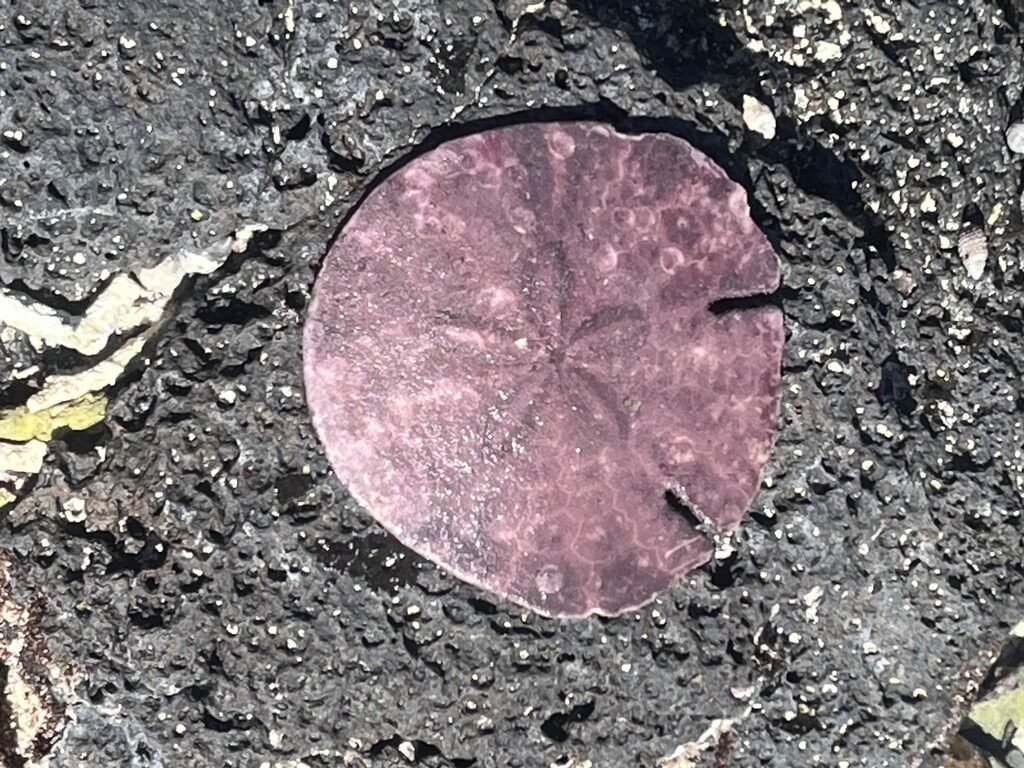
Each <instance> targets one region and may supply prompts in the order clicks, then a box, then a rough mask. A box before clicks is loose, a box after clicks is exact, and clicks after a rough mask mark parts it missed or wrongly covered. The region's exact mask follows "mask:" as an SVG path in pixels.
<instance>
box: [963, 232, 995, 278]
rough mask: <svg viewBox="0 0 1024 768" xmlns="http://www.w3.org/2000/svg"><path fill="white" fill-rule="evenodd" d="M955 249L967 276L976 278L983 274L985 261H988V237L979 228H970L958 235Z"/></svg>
mask: <svg viewBox="0 0 1024 768" xmlns="http://www.w3.org/2000/svg"><path fill="white" fill-rule="evenodd" d="M956 247H957V251H958V252H959V253H960V258H961V260H962V261H963V263H964V268H965V269H966V270H967V276H968V277H969V278H971V279H972V280H978V279H980V278H981V276H982V275H983V274H985V262H987V261H988V239H987V238H986V237H985V233H984V232H983V231H982V230H980V229H972V230H969V231H967V232H964V233H963V234H962V235H960V239H959V240H957V244H956Z"/></svg>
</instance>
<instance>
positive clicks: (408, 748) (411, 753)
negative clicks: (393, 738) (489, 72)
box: [398, 741, 416, 763]
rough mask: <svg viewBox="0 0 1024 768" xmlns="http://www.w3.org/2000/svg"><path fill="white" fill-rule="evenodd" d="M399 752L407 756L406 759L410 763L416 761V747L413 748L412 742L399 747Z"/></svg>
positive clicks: (406, 742)
mask: <svg viewBox="0 0 1024 768" xmlns="http://www.w3.org/2000/svg"><path fill="white" fill-rule="evenodd" d="M398 751H399V752H401V753H402V755H404V756H405V759H406V760H408V761H409V762H410V763H411V762H414V761H415V760H416V747H415V746H413V743H412V742H411V741H403V742H402V743H401V744H399V745H398Z"/></svg>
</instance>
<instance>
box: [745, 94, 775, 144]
mask: <svg viewBox="0 0 1024 768" xmlns="http://www.w3.org/2000/svg"><path fill="white" fill-rule="evenodd" d="M743 123H744V124H745V125H746V126H747V128H749V129H750V130H752V131H753V132H754V133H759V134H761V135H762V136H764V137H765V138H766V139H768V140H769V141H770V140H771V139H774V138H775V127H776V126H775V114H774V113H773V112H772V111H771V109H770V108H769V107H768V106H767V105H766V104H764V103H763V102H761V101H758V100H757V99H756V98H754V97H753V96H747V95H744V97H743Z"/></svg>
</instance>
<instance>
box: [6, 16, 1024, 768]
mask: <svg viewBox="0 0 1024 768" xmlns="http://www.w3.org/2000/svg"><path fill="white" fill-rule="evenodd" d="M540 6H541V4H540V3H535V2H528V0H514V1H506V0H499V1H498V2H491V0H402V2H401V3H397V2H395V0H356V1H355V2H351V3H327V2H325V1H324V0H269V1H268V2H261V3H253V2H245V3H242V2H233V1H228V2H224V3H218V4H208V5H203V4H196V3H187V2H183V1H182V0H166V1H165V2H160V3H155V2H146V1H145V0H123V1H122V2H117V3H95V2H91V3H82V2H77V0H19V2H17V3H16V4H14V5H12V4H10V3H8V4H7V5H6V6H5V7H4V8H0V91H2V94H0V253H2V259H0V260H2V265H0V282H2V283H4V285H5V286H6V287H7V289H9V290H10V291H13V292H14V293H16V294H18V298H19V300H23V301H25V302H27V303H29V304H37V303H44V304H48V305H53V306H54V307H55V308H56V309H55V311H57V312H58V313H59V314H60V316H62V317H64V318H65V319H66V321H67V322H68V323H70V324H74V325H78V323H80V322H81V320H82V318H83V317H89V316H91V311H92V308H93V307H94V306H95V302H96V300H97V297H98V295H99V294H100V293H101V292H102V291H103V290H104V289H105V288H109V286H110V285H112V284H113V283H112V281H113V280H115V279H116V276H118V275H126V276H127V275H130V274H136V275H137V274H139V273H141V272H142V270H145V269H148V268H151V267H153V266H155V265H158V264H166V263H168V262H167V261H166V260H167V259H169V258H171V257H176V254H180V253H181V252H183V251H188V252H193V251H194V252H197V253H207V254H211V249H215V248H217V247H218V244H220V243H222V242H223V241H224V240H225V238H228V237H229V236H231V233H232V232H234V231H238V230H240V229H243V228H244V227H247V226H256V225H258V224H264V225H266V226H267V227H268V230H267V231H266V232H262V233H260V234H258V235H256V236H254V237H253V239H252V241H251V243H250V246H249V247H248V248H247V249H246V250H245V252H244V253H239V254H234V255H232V256H231V257H230V258H229V259H228V260H227V261H226V262H225V263H224V265H223V266H222V267H220V268H218V269H217V270H216V271H215V272H213V273H211V274H209V275H197V276H195V277H194V278H190V279H189V282H188V283H185V284H183V285H182V286H181V288H180V289H178V290H177V291H175V295H174V297H173V299H172V301H171V303H170V304H169V305H168V307H167V311H166V319H165V322H164V323H163V325H162V326H161V328H160V329H159V332H158V334H157V335H156V336H155V337H154V338H153V341H152V342H151V344H149V345H147V347H148V349H147V352H146V357H145V359H140V360H139V361H138V362H137V363H136V364H135V365H134V366H133V367H132V368H131V369H130V370H129V371H128V372H127V375H126V376H124V377H122V379H121V380H120V381H119V382H118V383H117V384H115V385H114V386H112V387H110V388H109V389H107V390H105V392H104V396H105V397H108V398H109V400H110V405H109V407H108V409H107V410H106V413H105V415H104V419H103V421H102V422H101V423H100V424H97V425H95V426H94V427H92V428H90V429H89V430H87V431H85V432H67V431H65V430H61V431H58V432H55V433H54V435H53V436H52V438H51V439H50V441H49V444H48V454H47V456H46V458H45V462H44V464H43V467H42V469H41V471H40V473H39V474H38V477H37V478H36V479H35V480H33V485H32V486H31V487H29V486H26V488H25V493H24V496H23V498H21V499H20V500H19V501H18V502H17V503H16V504H15V505H14V506H13V507H12V508H11V509H10V510H9V511H7V512H6V513H5V515H6V517H5V519H4V520H3V523H2V525H0V547H2V548H3V549H4V550H6V551H7V552H9V553H10V561H11V563H12V565H16V566H17V570H16V572H15V575H13V576H12V579H11V588H12V590H13V591H14V595H13V597H14V598H15V599H16V600H17V602H18V604H19V605H29V604H33V605H35V604H38V605H39V607H40V608H39V611H38V619H39V623H38V626H39V631H40V633H41V634H42V635H43V636H45V638H46V643H47V645H48V646H49V648H50V652H51V653H52V657H53V658H54V659H71V660H74V662H75V663H76V665H77V666H78V668H79V669H80V670H81V673H82V675H81V678H80V683H79V684H78V685H77V686H76V691H75V698H74V699H73V700H72V711H71V713H70V714H71V717H70V718H69V720H68V725H67V727H66V728H65V729H64V730H63V733H62V734H60V735H58V736H57V738H56V741H55V743H54V746H53V749H52V759H51V762H50V764H51V765H52V766H54V768H126V766H133V767H135V768H179V767H180V766H185V767H187V768H252V766H262V765H267V766H269V767H270V768H286V767H292V766H310V768H336V766H340V765H344V766H346V768H347V767H348V766H354V767H355V768H370V767H371V766H372V767H373V768H378V767H382V768H398V767H399V766H412V765H415V766H417V768H419V766H425V767H426V768H468V767H469V766H473V768H550V767H551V766H552V765H555V766H562V767H563V768H565V767H566V766H569V765H572V766H574V768H580V767H581V766H585V765H588V764H589V765H591V766H593V768H607V767H609V766H610V767H611V768H620V767H622V766H629V767H630V768H632V767H633V766H644V767H645V768H647V767H649V766H655V765H658V762H659V758H661V757H662V756H665V755H672V754H680V753H682V754H685V753H686V752H691V751H693V750H692V749H691V748H690V745H693V744H695V743H698V744H701V745H706V744H708V741H707V740H706V739H703V735H704V734H706V733H709V732H710V733H715V732H716V730H718V731H720V730H721V726H722V724H723V723H724V722H729V721H731V722H732V726H731V728H730V729H729V731H728V733H727V734H726V735H725V736H723V737H722V738H721V739H720V740H719V742H718V744H717V745H716V746H715V747H713V748H712V747H709V748H708V749H707V750H706V751H704V752H703V754H702V755H701V758H700V759H699V760H698V761H697V762H698V765H701V764H702V763H703V764H706V765H714V764H715V763H718V764H719V765H723V766H728V767H729V768H774V767H775V766H829V768H832V767H833V766H836V767H838V766H842V765H844V764H845V765H848V766H850V767H851V768H937V767H938V766H940V765H943V763H944V762H945V760H946V757H945V755H944V752H945V750H946V745H947V744H948V743H949V736H950V735H951V734H952V733H955V732H956V729H957V728H958V726H959V724H960V723H961V721H962V718H963V715H964V714H965V713H966V712H967V711H968V710H969V708H970V700H971V698H972V696H973V692H972V685H974V682H972V681H977V680H980V679H983V678H984V676H985V672H986V671H987V669H988V666H989V665H990V663H991V655H990V654H989V653H988V651H989V650H990V649H994V648H996V647H998V645H997V644H1000V643H1003V642H1004V641H1005V638H1006V636H1007V633H1008V632H1009V631H1010V628H1011V627H1012V626H1013V624H1015V623H1016V621H1017V620H1018V618H1019V617H1020V616H1021V614H1022V612H1024V572H1022V570H1021V568H1020V552H1021V551H1022V547H1024V542H1022V530H1024V529H1022V526H1021V514H1020V512H1021V509H1022V506H1024V496H1022V491H1024V458H1022V456H1021V454H1020V446H1021V445H1024V434H1022V420H1021V414H1020V410H1021V405H1020V378H1021V375H1022V371H1024V364H1022V362H1021V361H1022V360H1024V335H1022V333H1021V331H1022V326H1021V320H1020V318H1021V317H1022V311H1024V270H1022V268H1021V267H1022V264H1024V239H1022V238H1021V237H1020V232H1021V229H1020V228H1021V218H1020V205H1019V204H1020V197H1021V179H1022V178H1024V156H1021V155H1015V154H1012V153H1011V152H1010V150H1009V148H1008V147H1007V146H1006V143H1005V141H1004V132H1005V130H1006V128H1007V127H1008V126H1009V125H1010V124H1011V123H1014V122H1017V121H1019V120H1020V115H1021V108H1022V106H1021V103H1020V98H1021V94H1022V86H1024V78H1022V62H1024V46H1022V41H1021V34H1020V21H1021V14H1020V12H1019V9H1020V5H1019V4H1018V3H1016V2H1010V1H1009V0H956V1H955V2H950V0H920V2H913V3H911V2H904V3H890V2H881V0H851V1H850V2H842V3H840V2H821V3H811V2H794V3H782V4H780V3H778V2H776V1H775V0H721V1H720V2H714V3H712V2H701V1H700V0H694V1H693V2H685V3H681V2H678V0H649V1H648V0H639V1H638V0H571V1H570V2H562V0H551V2H549V3H547V4H545V5H544V6H543V7H540ZM524 8H533V9H534V10H533V11H531V12H528V13H525V15H523V16H522V17H521V20H520V21H519V23H518V24H517V25H516V24H515V19H516V18H519V14H520V12H522V11H523V9H524ZM514 25H515V32H514V34H513V26H514ZM122 37H123V38H124V40H123V41H122V40H121V38H122ZM837 53H838V55H839V57H838V58H835V56H836V54H837ZM823 59H824V60H823ZM211 92H213V93H211ZM748 95H749V96H751V97H754V98H756V99H757V100H758V101H760V102H761V103H763V104H764V105H765V106H766V107H768V108H769V109H770V110H771V111H772V114H773V115H774V116H775V118H776V135H775V138H774V139H772V140H767V139H766V138H765V137H764V136H763V135H762V134H760V133H755V132H753V131H751V130H749V129H747V128H746V126H745V124H744V120H743V112H742V108H743V102H744V96H748ZM538 109H542V110H548V113H547V114H546V117H550V118H552V119H554V118H557V119H577V118H580V117H586V118H588V119H594V120H602V121H609V122H612V123H613V124H615V125H616V126H617V127H619V128H622V129H629V130H638V129H643V130H667V131H669V132H672V133H675V134H677V135H680V136H682V137H684V138H686V139H687V140H688V141H690V142H691V143H692V144H694V146H697V147H698V148H700V149H701V150H702V151H704V152H706V153H707V154H708V155H709V156H710V157H712V158H714V159H715V160H716V162H718V163H719V164H720V165H722V166H723V167H725V168H726V169H727V170H728V172H729V175H730V178H733V179H735V180H737V181H738V182H739V183H741V184H742V185H743V186H744V187H745V188H746V190H747V192H748V196H749V200H750V205H751V209H752V213H753V217H754V220H755V221H756V222H757V224H758V226H759V228H761V229H762V230H763V231H765V232H766V233H768V236H769V238H770V240H771V242H772V243H773V245H774V246H775V249H776V251H777V252H778V253H779V254H780V255H781V257H782V272H783V275H782V287H781V289H780V293H781V296H782V299H783V301H784V306H785V323H786V331H787V338H786V344H785V346H784V349H783V368H782V370H783V381H784V382H785V384H784V386H783V389H782V402H781V405H780V418H779V421H778V425H777V427H776V436H775V443H774V445H773V447H772V450H771V454H770V456H769V458H768V462H767V463H766V466H765V470H764V477H763V480H762V484H761V487H760V489H759V490H758V493H757V496H756V497H755V500H754V501H753V503H752V505H751V513H750V515H749V516H748V518H747V519H746V520H744V522H743V524H741V526H740V527H739V529H737V531H736V533H735V535H734V536H733V537H732V538H731V544H732V546H733V552H732V554H731V555H730V556H729V557H727V558H725V559H718V558H716V559H714V560H712V561H710V562H709V563H708V564H707V565H705V566H703V567H701V568H699V569H696V570H694V571H691V572H690V573H689V574H688V575H687V576H686V577H684V579H683V580H682V583H680V584H679V585H678V586H673V587H670V588H669V589H666V590H665V591H664V592H662V593H661V594H660V595H658V596H657V597H656V598H655V599H654V600H653V601H652V602H651V603H650V604H649V605H648V606H645V607H644V608H643V609H641V610H638V611H636V612H626V613H624V614H623V615H621V616H618V617H615V618H599V617H592V618H590V619H586V620H578V621H557V620H551V619H545V618H542V617H539V616H537V615H535V614H533V613H529V612H525V614H524V612H523V611H522V610H520V609H519V607H518V606H516V605H513V604H511V603H510V602H509V601H506V600H500V599H497V598H490V597H488V596H487V595H486V594H485V593H483V592H481V591H480V590H479V589H477V588H475V587H472V586H470V585H467V584H464V583H462V582H460V581H458V580H457V579H453V578H450V577H449V576H447V575H446V574H445V572H444V571H442V569H439V568H437V567H436V566H435V565H434V564H433V563H431V562H429V561H427V560H425V559H423V558H419V557H416V556H415V555H413V554H412V553H410V552H409V551H408V550H406V549H404V548H402V547H401V546H400V545H399V544H398V542H397V539H395V537H393V536H390V535H389V534H387V533H386V532H383V531H382V530H380V526H378V525H377V524H376V523H374V522H373V520H372V519H371V518H370V517H369V516H368V515H367V514H366V513H365V511H364V510H362V509H361V508H360V507H359V505H357V504H355V503H354V502H353V501H352V500H351V499H350V497H349V496H348V495H347V493H346V490H345V486H343V485H342V484H341V483H340V482H339V481H338V478H337V477H336V476H335V474H334V473H333V472H332V471H331V468H330V465H329V463H328V461H327V458H326V456H325V455H324V450H323V447H322V444H321V443H320V441H319V440H318V438H317V435H316V433H315V431H314V429H313V425H312V423H311V420H310V414H309V408H308V407H307V404H306V402H305V399H304V389H303V370H302V365H303V363H302V357H301V351H302V330H303V324H304V322H305V319H306V314H307V305H308V300H309V295H310V289H311V287H312V286H313V283H314V277H315V274H316V270H317V269H318V268H319V266H320V264H321V262H322V261H323V259H324V255H325V253H326V251H327V249H328V247H329V245H330V243H331V242H332V241H333V239H334V238H335V236H336V234H337V227H338V222H339V221H341V220H342V217H344V216H346V215H347V214H348V213H349V212H350V211H351V210H352V209H353V208H354V206H355V204H356V203H357V201H358V200H359V198H360V197H361V195H362V194H363V192H364V190H366V188H367V186H368V185H370V184H372V183H373V182H374V181H375V180H376V179H378V178H379V177H380V176H381V175H382V174H384V173H386V172H387V170H388V168H389V167H390V165H391V164H392V163H393V162H395V161H397V160H398V159H399V158H403V157H407V156H408V155H409V153H410V148H411V147H414V146H422V145H424V144H427V145H430V144H434V145H436V144H437V143H438V142H439V141H440V140H442V139H445V138H453V137H454V136H457V135H463V134H465V133H467V132H470V131H472V132H479V131H480V130H481V129H482V128H483V127H485V126H487V127H493V126H494V124H495V123H496V122H501V123H503V124H504V123H508V122H516V121H519V122H521V120H522V116H521V115H520V114H519V113H521V112H523V111H526V110H529V111H531V113H533V112H535V111H536V110H538ZM453 115H455V116H456V118H453ZM147 126H151V128H152V133H150V132H149V128H148V127H147ZM8 131H10V132H11V136H10V137H7V136H5V135H4V134H5V132H8ZM19 136H20V138H19ZM144 137H149V138H148V139H145V140H142V139H143V138H144ZM97 207H99V208H100V209H101V211H107V212H108V213H106V214H103V213H97V212H94V209H95V208H97ZM971 207H973V208H974V209H975V210H974V211H973V212H972V211H970V210H969V208H971ZM54 208H59V209H60V210H61V217H60V218H59V219H58V220H56V221H55V220H54V219H52V218H50V217H49V212H50V211H51V210H52V209H54ZM194 214H201V215H202V218H201V220H199V221H197V220H196V219H197V216H196V215H194ZM965 217H966V218H968V220H969V222H970V223H971V226H973V227H977V226H981V227H982V229H983V230H984V232H985V236H986V240H987V248H988V259H987V261H986V266H985V273H984V274H983V276H982V277H981V278H980V279H977V280H975V279H972V278H971V277H970V276H969V275H968V273H967V270H966V268H965V265H964V263H963V261H962V260H961V258H960V256H959V254H958V253H957V241H958V239H959V234H960V229H961V222H962V221H963V219H964V218H965ZM83 245H84V246H85V247H83ZM121 246H123V248H122V247H121ZM83 259H84V262H85V263H82V264H79V263H78V262H80V261H82V260H83ZM0 322H2V318H0ZM120 341H121V343H127V342H128V341H129V339H127V338H122V339H121V340H120ZM109 351H113V350H109ZM95 363H96V361H95V360H93V359H83V358H82V357H81V355H79V354H77V353H76V354H67V350H59V349H44V350H40V349H38V348H37V347H36V346H34V344H33V341H32V339H31V338H30V336H29V335H27V334H25V333H23V332H21V331H17V330H16V329H12V328H11V327H6V328H3V329H0V398H2V401H3V405H4V407H5V408H7V407H12V408H13V407H21V404H22V403H24V402H25V401H27V399H28V398H30V397H33V396H35V395H36V394H38V393H39V392H40V391H43V389H44V388H45V387H47V386H48V385H49V382H50V380H51V379H52V378H53V377H54V376H62V375H69V374H76V373H78V372H81V371H85V370H86V369H88V368H91V367H92V366H93V365H94V364H95ZM0 495H2V494H0ZM0 706H4V705H3V703H2V702H0ZM716 723H717V724H718V726H719V728H717V729H716V728H715V727H714V726H715V724H716ZM410 754H412V755H413V757H414V758H415V760H416V762H410V758H409V755H410ZM677 762H678V760H677ZM667 764H670V763H667ZM701 768H704V765H701Z"/></svg>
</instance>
